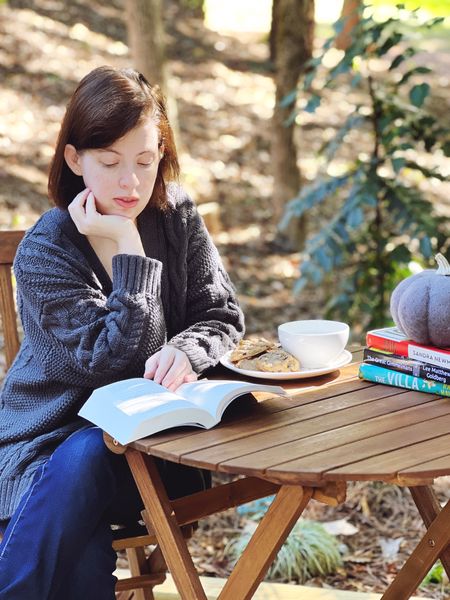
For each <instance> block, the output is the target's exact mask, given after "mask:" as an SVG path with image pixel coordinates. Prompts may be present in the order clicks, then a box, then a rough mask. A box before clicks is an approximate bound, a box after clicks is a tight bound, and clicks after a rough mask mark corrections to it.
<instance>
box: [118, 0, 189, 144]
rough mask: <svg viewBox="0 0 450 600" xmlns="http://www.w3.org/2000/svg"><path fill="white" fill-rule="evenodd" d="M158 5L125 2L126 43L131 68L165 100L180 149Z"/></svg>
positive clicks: (157, 0)
mask: <svg viewBox="0 0 450 600" xmlns="http://www.w3.org/2000/svg"><path fill="white" fill-rule="evenodd" d="M162 4H163V2H162V0H126V2H125V8H126V22H127V30H128V44H129V46H130V49H131V55H132V57H133V66H134V67H135V68H136V69H137V70H138V71H140V72H141V73H142V74H143V75H145V77H146V78H147V79H148V81H149V82H150V83H151V84H152V85H154V84H158V85H159V86H160V87H161V89H162V90H163V92H164V95H165V96H166V97H167V104H168V113H169V118H170V123H171V125H172V129H173V132H174V135H175V139H176V142H177V145H178V146H180V136H179V127H178V110H177V104H176V100H175V98H174V96H173V94H171V92H170V85H169V76H168V73H167V65H166V44H165V39H164V34H165V31H164V23H163V18H162Z"/></svg>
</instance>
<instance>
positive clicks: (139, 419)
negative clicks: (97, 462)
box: [78, 377, 287, 444]
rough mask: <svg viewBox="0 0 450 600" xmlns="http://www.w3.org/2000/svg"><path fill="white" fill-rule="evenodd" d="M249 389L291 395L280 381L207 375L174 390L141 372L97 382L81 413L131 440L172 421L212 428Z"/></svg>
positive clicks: (118, 437)
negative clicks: (270, 382) (210, 377)
mask: <svg viewBox="0 0 450 600" xmlns="http://www.w3.org/2000/svg"><path fill="white" fill-rule="evenodd" d="M251 392H269V393H272V394H276V395H280V396H286V395H287V393H286V392H285V390H284V389H283V388H282V387H280V386H274V385H262V384H258V383H246V382H242V381H228V380H224V381H218V380H217V381H215V380H207V379H203V380H200V381H194V382H192V383H184V384H182V385H181V386H180V387H179V388H178V389H177V391H176V393H174V392H170V391H169V390H168V389H167V388H165V387H163V386H162V385H159V384H157V383H155V382H154V381H152V380H150V379H144V378H140V377H137V378H134V379H125V380H123V381H117V382H115V383H110V384H109V385H105V386H103V387H100V388H97V389H96V390H94V391H93V392H92V394H91V395H90V396H89V398H88V399H87V400H86V402H85V403H84V405H83V406H82V407H81V410H80V411H79V413H78V414H79V415H80V416H81V417H83V418H85V419H87V420H88V421H91V422H92V423H94V425H97V426H98V427H100V428H101V429H103V430H104V431H106V432H107V433H109V434H110V435H111V436H112V437H113V438H114V439H116V440H117V441H118V442H120V443H121V444H128V443H130V442H134V441H135V440H138V439H141V438H143V437H147V436H149V435H153V434H154V433H157V432H159V431H163V430H165V429H169V428H171V427H178V426H184V425H191V426H193V427H203V428H205V429H210V428H211V427H214V425H217V424H218V423H219V422H220V420H221V419H222V415H223V413H224V411H225V409H226V408H227V406H228V405H229V404H230V403H231V402H233V400H235V399H236V398H238V397H239V396H242V395H243V394H247V393H251Z"/></svg>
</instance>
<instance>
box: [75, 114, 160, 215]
mask: <svg viewBox="0 0 450 600" xmlns="http://www.w3.org/2000/svg"><path fill="white" fill-rule="evenodd" d="M158 140H159V131H158V128H157V125H156V124H155V122H154V120H153V119H152V118H151V117H148V118H146V119H145V120H144V121H142V123H141V124H140V125H138V126H137V127H135V128H134V129H132V130H131V131H129V132H128V133H127V134H125V135H124V136H123V137H122V138H120V139H119V140H117V141H115V142H114V143H113V144H112V145H111V146H109V147H108V148H101V149H93V150H84V151H82V152H80V153H76V164H77V166H78V168H79V173H77V174H79V175H82V177H83V180H84V183H85V185H86V187H87V188H89V189H90V190H91V191H92V192H93V194H94V197H95V200H96V207H97V210H98V212H99V213H101V214H103V215H120V216H123V217H127V218H129V219H133V220H134V219H136V217H137V216H138V215H139V214H140V213H141V212H142V211H143V210H144V208H145V207H146V206H147V204H148V202H149V200H150V197H151V195H152V192H153V187H154V185H155V180H156V175H157V172H158V165H159V161H160V149H159V148H158ZM72 148H73V146H72ZM66 160H67V155H66ZM67 162H68V163H69V166H70V167H71V168H72V170H74V168H73V164H72V165H71V164H70V162H69V160H68V161H67Z"/></svg>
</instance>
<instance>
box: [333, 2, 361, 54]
mask: <svg viewBox="0 0 450 600" xmlns="http://www.w3.org/2000/svg"><path fill="white" fill-rule="evenodd" d="M361 1H362V0H344V4H343V5H342V11H341V16H340V20H341V21H342V22H343V23H344V25H343V27H342V31H341V32H340V33H339V34H338V35H337V36H336V40H335V45H336V48H339V50H347V48H348V47H349V46H350V44H351V43H352V32H353V30H354V28H355V26H356V24H357V23H358V20H359V14H360V12H361Z"/></svg>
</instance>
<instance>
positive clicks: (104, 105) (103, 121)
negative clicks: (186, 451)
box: [0, 67, 243, 600]
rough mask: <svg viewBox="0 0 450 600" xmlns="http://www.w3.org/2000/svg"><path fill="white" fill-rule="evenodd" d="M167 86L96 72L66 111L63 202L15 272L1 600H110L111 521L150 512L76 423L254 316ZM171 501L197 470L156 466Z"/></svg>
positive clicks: (2, 454)
mask: <svg viewBox="0 0 450 600" xmlns="http://www.w3.org/2000/svg"><path fill="white" fill-rule="evenodd" d="M177 174H178V161H177V155H176V150H175V146H174V142H173V137H172V133H171V129H170V126H169V123H168V121H167V115H166V108H165V105H164V102H163V99H162V98H161V96H160V94H159V93H158V90H157V89H155V88H152V87H151V86H150V85H149V84H148V82H147V81H146V80H145V78H144V77H143V76H142V75H140V74H139V73H137V72H136V71H133V70H116V69H113V68H109V67H101V68H99V69H95V70H94V71H93V72H91V73H90V74H88V75H87V76H86V77H85V78H84V79H83V80H82V81H81V83H80V84H79V86H78V88H77V89H76V91H75V93H74V95H73V97H72V99H71V100H70V102H69V105H68V108H67V111H66V115H65V117H64V120H63V122H62V126H61V131H60V135H59V138H58V141H57V146H56V150H55V156H54V158H53V162H52V165H51V169H50V176H49V192H50V196H51V198H52V199H53V201H54V203H55V205H56V207H55V208H53V209H51V210H49V211H48V212H47V213H45V214H44V215H43V216H42V217H41V218H40V219H39V220H38V222H37V223H36V224H35V225H34V226H33V227H32V228H31V229H30V230H29V231H28V232H27V234H26V235H25V237H24V239H23V241H22V243H21V244H20V246H19V249H18V252H17V256H16V259H15V263H14V270H15V275H16V279H17V296H18V307H19V311H20V315H21V319H22V323H23V330H24V340H23V343H22V346H21V348H20V352H19V354H18V356H17V358H16V360H15V362H14V363H13V365H12V367H11V369H10V370H9V372H8V374H7V376H6V380H5V384H4V387H3V390H2V395H1V402H0V522H1V530H3V531H4V536H3V541H2V543H1V545H0V599H1V600H6V599H8V600H46V599H52V600H53V599H59V598H61V599H63V598H64V600H68V599H72V598H73V600H75V599H76V600H81V599H83V600H90V599H92V600H94V598H95V600H103V599H104V600H112V599H113V598H114V585H115V578H114V577H113V575H112V572H113V570H114V568H115V553H114V552H113V551H112V548H111V540H112V537H111V528H110V524H111V523H126V524H132V523H136V522H137V521H138V520H139V518H140V510H141V509H142V504H141V501H140V498H139V495H138V493H137V490H136V488H135V485H134V482H133V481H132V478H131V476H130V473H129V471H128V468H127V466H126V463H125V461H124V458H123V457H122V456H118V455H114V454H112V453H110V452H109V451H108V450H107V449H106V448H105V446H104V444H103V441H102V432H101V431H100V430H99V429H98V428H95V427H92V426H91V425H90V424H88V423H87V422H86V421H82V420H81V419H80V418H79V417H77V412H78V410H79V408H80V407H81V405H82V404H83V402H84V401H85V400H86V398H87V397H88V396H89V394H90V393H91V392H92V390H93V389H94V388H96V387H99V386H102V385H104V384H107V383H110V382H113V381H116V380H119V379H126V378H131V377H137V376H144V377H147V378H150V379H154V380H155V381H156V382H157V383H161V384H162V385H164V386H166V387H167V388H169V389H171V390H174V389H176V388H177V387H178V386H179V385H180V384H181V383H183V382H187V381H193V380H195V379H196V378H197V375H198V374H199V373H201V372H202V371H203V370H205V369H206V368H207V367H210V366H212V365H214V364H216V363H217V362H218V360H219V358H220V356H221V355H223V354H224V353H225V352H226V351H227V350H228V349H230V348H232V347H233V346H234V345H235V344H236V342H237V341H238V340H239V338H240V337H241V336H242V335H243V317H242V313H241V311H240V309H239V307H238V304H237V301H236V297H235V293H234V289H233V287H232V285H231V283H230V281H229V278H228V276H227V274H226V273H225V271H224V269H223V267H222V265H221V262H220V259H219V257H218V254H217V250H216V249H215V247H214V245H213V244H212V242H211V240H210V238H209V236H208V233H207V232H206V230H205V228H204V226H203V223H202V221H201V219H200V217H199V215H198V213H197V211H196V209H195V206H194V204H193V203H192V201H191V200H190V198H189V197H188V196H187V195H186V194H185V193H184V192H183V190H182V189H181V188H180V187H179V186H178V185H177V184H176V183H174V182H173V180H175V179H176V176H177ZM159 467H160V471H161V474H162V477H163V480H164V481H165V484H166V486H167V489H168V493H169V496H171V497H176V496H181V495H185V494H187V493H192V492H195V491H198V490H200V489H203V488H204V487H205V486H207V485H209V481H208V477H207V476H206V474H205V473H203V472H202V471H200V470H197V469H193V468H188V467H182V466H177V465H171V464H170V463H164V462H163V461H161V462H160V463H159Z"/></svg>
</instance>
